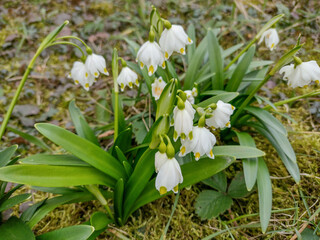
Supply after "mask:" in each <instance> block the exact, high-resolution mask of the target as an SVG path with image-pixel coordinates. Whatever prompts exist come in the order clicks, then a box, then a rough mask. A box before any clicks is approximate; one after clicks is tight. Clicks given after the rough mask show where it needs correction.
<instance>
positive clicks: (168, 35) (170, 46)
mask: <svg viewBox="0 0 320 240" xmlns="http://www.w3.org/2000/svg"><path fill="white" fill-rule="evenodd" d="M159 44H160V47H161V49H162V50H163V51H164V56H165V59H166V60H167V59H168V58H169V57H170V56H171V54H172V53H173V52H178V53H181V54H183V55H184V54H185V53H186V51H185V47H186V45H188V44H192V40H191V38H189V37H188V35H187V34H186V33H185V31H184V30H183V28H182V26H180V25H172V26H171V28H169V29H165V30H163V32H162V34H161V37H160V39H159Z"/></svg>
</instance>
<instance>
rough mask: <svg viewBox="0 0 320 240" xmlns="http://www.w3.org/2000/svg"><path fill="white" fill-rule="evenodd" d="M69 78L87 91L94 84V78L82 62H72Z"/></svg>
mask: <svg viewBox="0 0 320 240" xmlns="http://www.w3.org/2000/svg"><path fill="white" fill-rule="evenodd" d="M70 76H71V78H72V79H73V80H74V82H75V83H76V84H80V85H81V86H82V87H83V88H84V89H85V90H87V91H88V90H89V87H90V86H91V85H92V84H93V82H94V76H93V75H92V74H91V73H90V72H89V71H88V69H87V67H86V65H85V64H84V63H83V62H78V61H76V62H74V64H73V67H72V69H71V74H70Z"/></svg>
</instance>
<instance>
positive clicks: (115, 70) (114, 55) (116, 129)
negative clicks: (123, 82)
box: [112, 48, 119, 141]
mask: <svg viewBox="0 0 320 240" xmlns="http://www.w3.org/2000/svg"><path fill="white" fill-rule="evenodd" d="M118 68H119V65H118V51H117V49H116V48H114V49H113V53H112V76H113V87H114V135H113V139H114V141H115V140H116V139H117V137H118V134H119V86H118V83H117V78H118V74H119V73H118Z"/></svg>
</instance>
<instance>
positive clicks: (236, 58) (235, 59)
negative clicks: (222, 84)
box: [223, 37, 258, 71]
mask: <svg viewBox="0 0 320 240" xmlns="http://www.w3.org/2000/svg"><path fill="white" fill-rule="evenodd" d="M257 40H258V38H256V37H255V38H254V39H252V41H251V42H250V43H249V44H248V45H247V46H246V47H245V48H244V49H242V51H241V52H239V53H238V55H237V56H236V57H235V58H234V59H232V61H231V62H229V64H228V65H227V66H226V67H225V68H224V69H223V71H227V70H228V69H229V67H231V65H232V64H234V63H235V62H236V61H237V60H238V59H239V57H241V55H242V54H244V53H245V52H246V51H247V50H248V49H249V48H250V47H251V46H252V45H253V44H254V43H255V42H256V41H257Z"/></svg>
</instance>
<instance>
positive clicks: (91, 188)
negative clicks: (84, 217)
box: [86, 185, 115, 222]
mask: <svg viewBox="0 0 320 240" xmlns="http://www.w3.org/2000/svg"><path fill="white" fill-rule="evenodd" d="M86 188H87V189H88V191H89V192H90V193H92V194H93V195H94V196H95V197H96V198H97V200H99V202H100V203H101V204H102V205H103V206H104V207H105V209H106V210H107V212H108V214H109V216H110V217H111V219H112V220H113V222H115V220H114V217H113V214H112V212H111V209H110V208H109V206H108V202H107V200H106V199H105V198H104V196H103V195H102V193H101V192H100V190H99V188H98V187H97V186H96V185H87V186H86Z"/></svg>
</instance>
